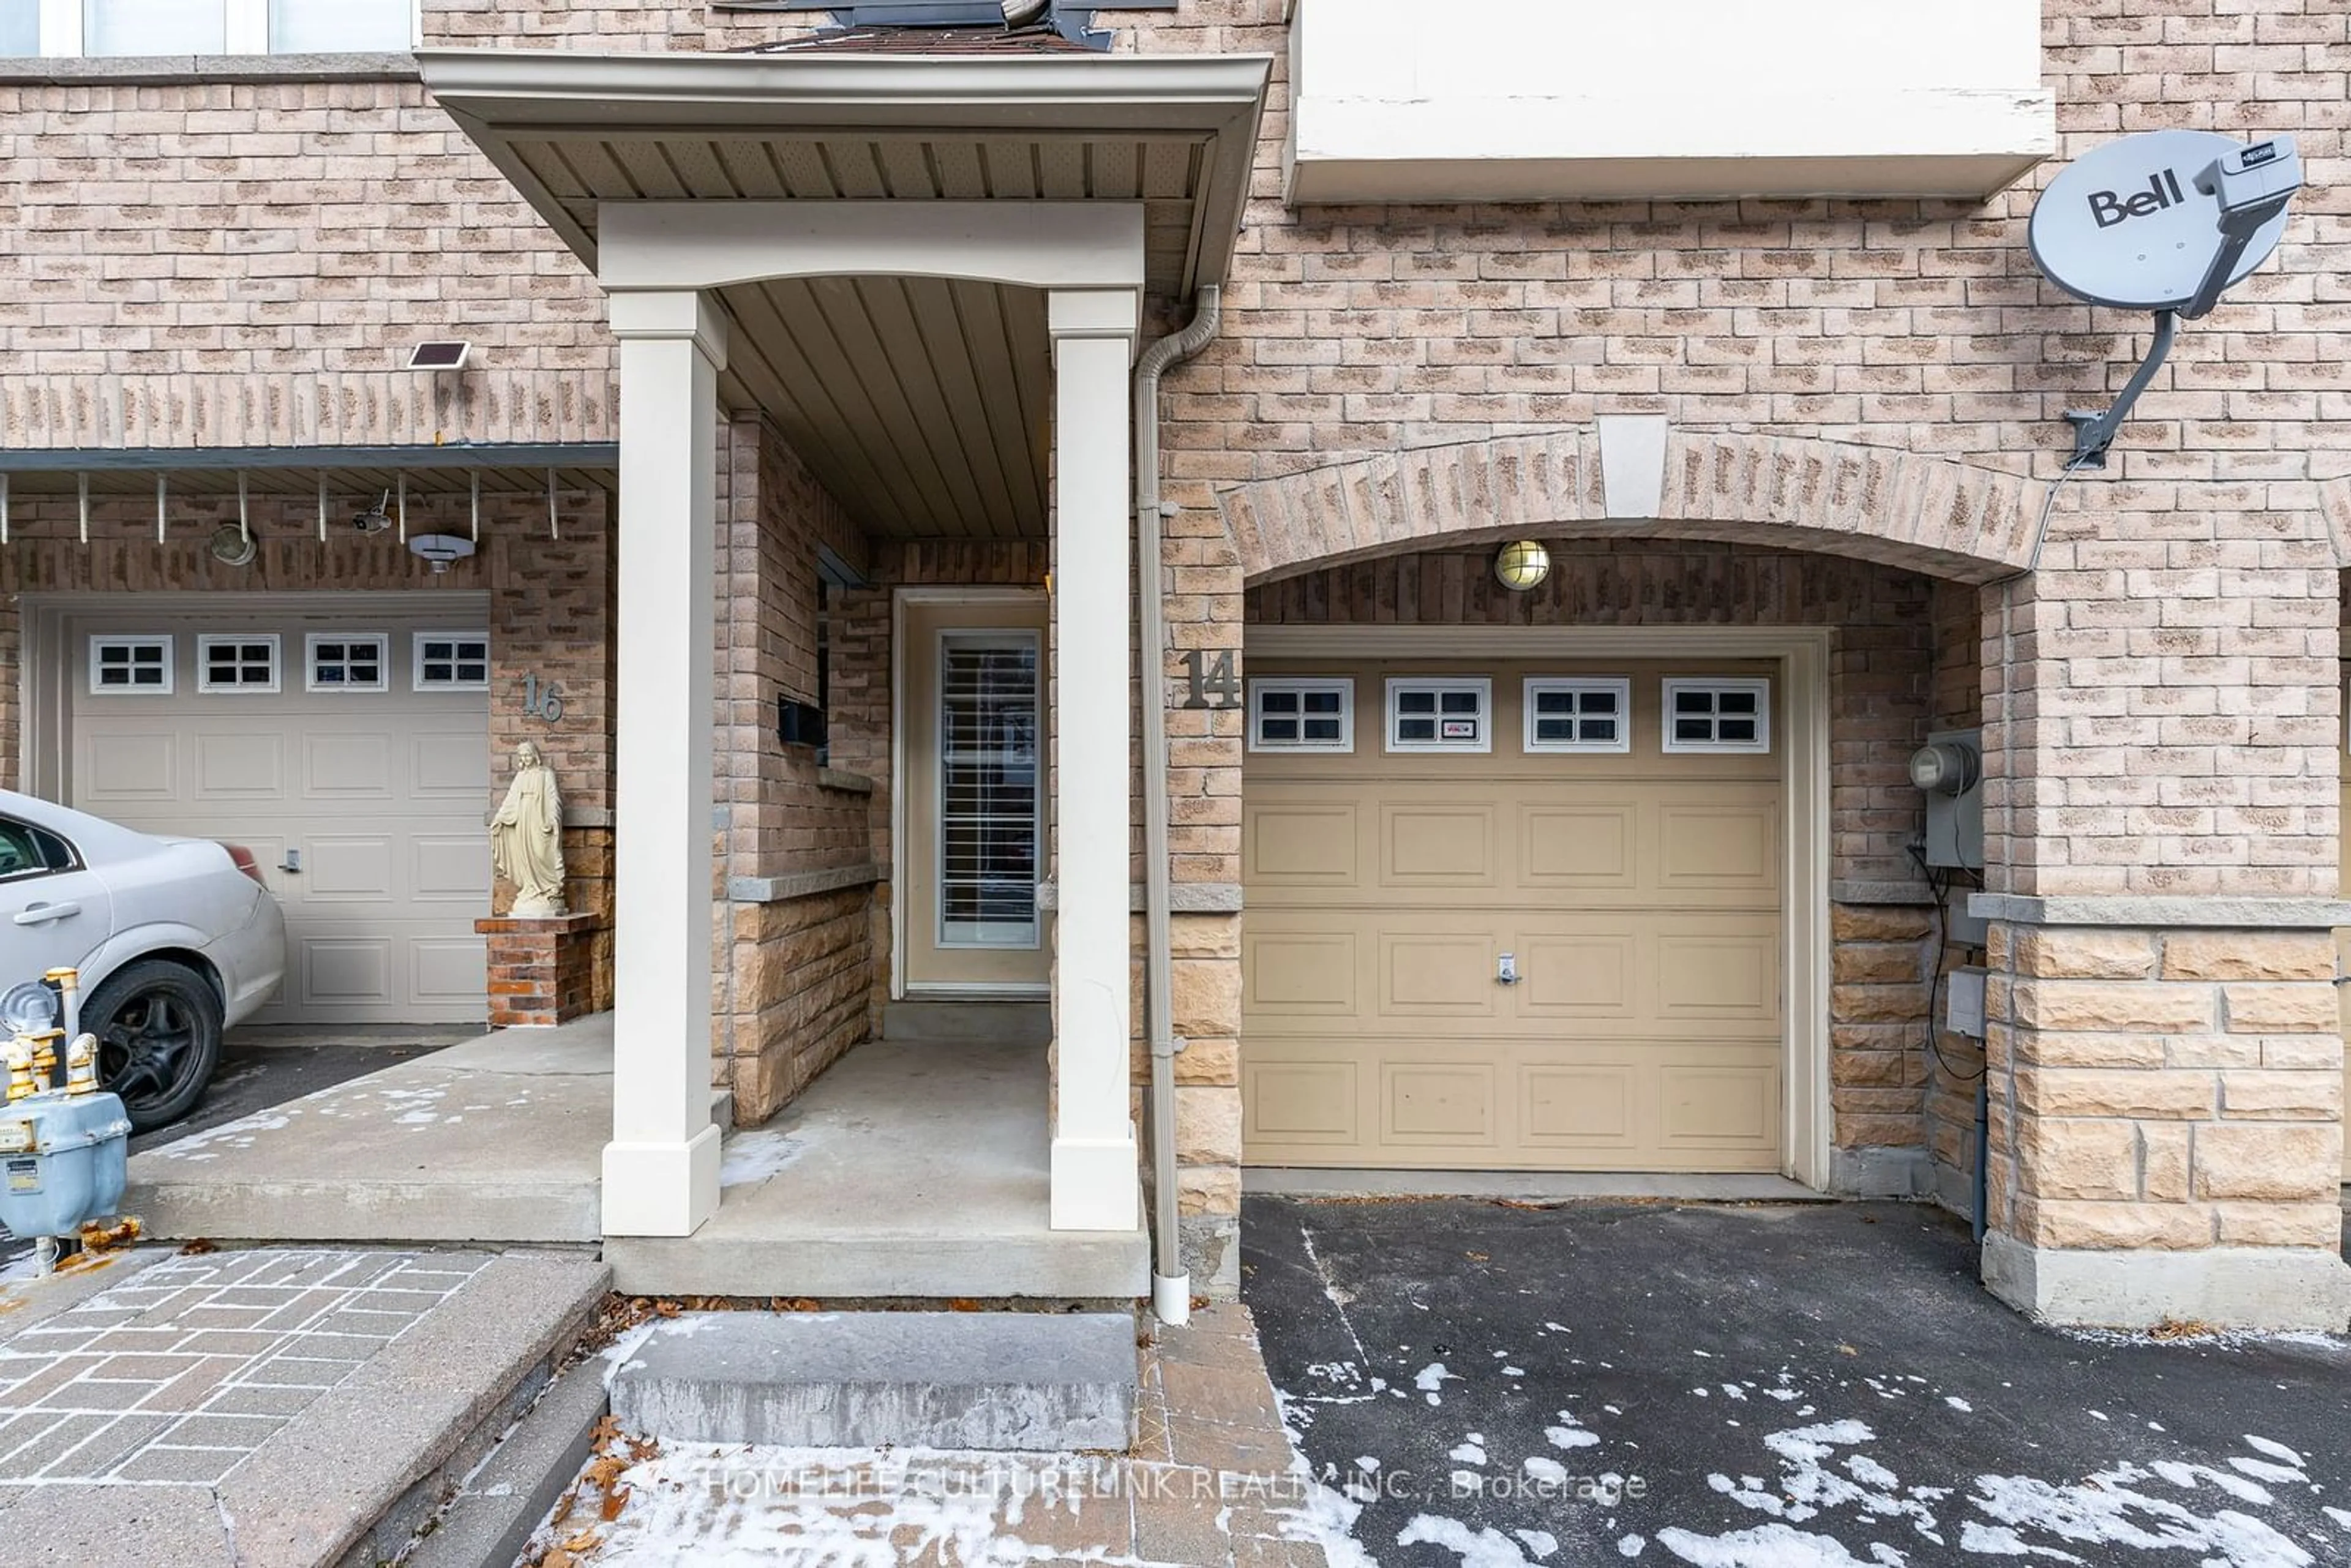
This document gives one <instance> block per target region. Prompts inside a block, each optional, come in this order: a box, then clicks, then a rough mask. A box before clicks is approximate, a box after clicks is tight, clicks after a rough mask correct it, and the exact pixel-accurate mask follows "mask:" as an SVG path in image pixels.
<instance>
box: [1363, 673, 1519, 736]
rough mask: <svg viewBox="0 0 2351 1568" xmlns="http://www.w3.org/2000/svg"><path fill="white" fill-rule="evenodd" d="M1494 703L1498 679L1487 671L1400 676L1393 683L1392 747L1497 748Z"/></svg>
mask: <svg viewBox="0 0 2351 1568" xmlns="http://www.w3.org/2000/svg"><path fill="white" fill-rule="evenodd" d="M1493 706H1494V683H1493V682H1492V681H1490V680H1489V679H1488V678H1487V677H1485V676H1483V675H1476V676H1458V677H1453V678H1449V679H1438V678H1436V677H1431V676H1421V675H1399V676H1396V677H1395V678H1393V679H1391V680H1390V681H1389V682H1388V749H1389V750H1390V751H1463V752H1486V751H1491V750H1493V749H1494V737H1493V733H1492V729H1491V727H1490V726H1489V722H1488V721H1489V715H1490V714H1491V712H1492V710H1493Z"/></svg>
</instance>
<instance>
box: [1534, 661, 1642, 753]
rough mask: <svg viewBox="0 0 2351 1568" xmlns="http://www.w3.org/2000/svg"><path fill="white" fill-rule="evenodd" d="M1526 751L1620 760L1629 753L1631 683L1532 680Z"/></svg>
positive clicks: (1620, 680) (1610, 679)
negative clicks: (1619, 758)
mask: <svg viewBox="0 0 2351 1568" xmlns="http://www.w3.org/2000/svg"><path fill="white" fill-rule="evenodd" d="M1526 749H1527V754H1528V755H1529V756H1541V755H1542V754H1544V753H1546V752H1583V753H1589V754H1595V755H1622V754H1623V753H1625V752H1628V751H1630V750H1632V749H1633V683H1632V682H1631V681H1630V680H1627V679H1623V678H1620V677H1615V676H1609V677H1606V678H1594V679H1583V678H1579V679H1573V680H1570V679H1565V678H1562V677H1556V676H1550V675H1536V676H1531V677H1530V678H1529V679H1528V681H1527V684H1526Z"/></svg>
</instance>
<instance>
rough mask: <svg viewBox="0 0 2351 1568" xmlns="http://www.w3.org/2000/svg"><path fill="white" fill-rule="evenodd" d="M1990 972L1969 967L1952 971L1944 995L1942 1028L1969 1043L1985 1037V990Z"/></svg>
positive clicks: (1971, 965) (1972, 966)
mask: <svg viewBox="0 0 2351 1568" xmlns="http://www.w3.org/2000/svg"><path fill="white" fill-rule="evenodd" d="M1990 979H1991V971H1989V970H1987V969H1983V968H1980V967H1977V966H1976V965H1973V964H1970V965H1969V966H1967V967H1965V968H1959V969H1954V970H1952V971H1951V978H1950V984H1949V988H1947V989H1946V990H1945V991H1944V992H1943V1028H1944V1029H1946V1030H1949V1032H1951V1033H1952V1034H1956V1035H1961V1036H1964V1037H1965V1038H1967V1039H1969V1040H1981V1039H1982V1038H1983V1037H1984V1033H1985V1030H1984V999H1985V998H1984V990H1985V985H1986V982H1987V981H1989V980H1990Z"/></svg>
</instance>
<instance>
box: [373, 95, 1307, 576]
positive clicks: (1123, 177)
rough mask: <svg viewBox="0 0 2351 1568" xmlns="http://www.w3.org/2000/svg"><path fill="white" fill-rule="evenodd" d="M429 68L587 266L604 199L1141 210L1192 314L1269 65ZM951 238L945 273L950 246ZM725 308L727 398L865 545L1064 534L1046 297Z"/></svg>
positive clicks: (810, 301) (1215, 265)
mask: <svg viewBox="0 0 2351 1568" xmlns="http://www.w3.org/2000/svg"><path fill="white" fill-rule="evenodd" d="M418 59H419V62H420V64H421V65H422V67H423V72H424V78H425V81H426V84H427V85H428V86H429V87H430V88H431V89H432V90H433V92H434V95H435V97H436V98H437V99H439V100H440V102H441V105H442V107H443V108H444V109H445V110H447V111H448V112H449V113H450V114H451V116H452V117H454V118H455V120H456V121H457V123H458V125H459V126H460V127H461V128H462V129H463V130H464V131H465V133H466V134H467V135H468V136H469V137H471V138H472V139H473V141H475V143H476V144H477V145H478V146H480V148H481V149H482V151H483V152H484V153H485V154H486V155H487V156H488V157H489V159H490V160H491V162H494V163H496V165H497V166H498V168H499V169H500V170H501V171H502V172H504V173H505V174H506V175H507V178H508V179H510V180H512V181H513V182H514V183H515V185H516V187H517V190H519V191H520V192H521V193H522V195H523V196H524V198H525V199H526V200H528V202H529V203H530V204H531V205H532V206H533V208H535V209H536V210H537V211H538V214H540V216H541V217H543V218H544V219H545V220H546V221H547V222H548V223H549V225H551V226H552V227H553V228H554V229H555V231H556V232H557V233H558V234H559V235H561V236H562V237H563V239H564V240H565V242H566V243H567V244H569V246H571V248H572V249H573V250H574V251H575V252H577V253H578V254H579V256H580V258H581V259H582V260H583V261H585V262H586V263H587V264H588V265H589V266H590V267H591V268H597V267H600V260H601V258H600V255H599V249H600V240H601V237H602V236H601V227H602V224H601V219H600V209H601V208H602V207H604V205H605V204H613V205H614V206H615V207H619V206H622V205H624V204H632V203H649V202H651V203H664V202H702V203H746V204H747V203H752V202H758V203H762V204H768V203H778V202H786V203H788V202H794V201H808V202H826V203H838V202H857V203H886V204H893V205H895V204H901V203H904V204H908V205H909V206H916V205H919V204H925V203H932V204H935V203H947V202H955V203H982V204H993V203H998V202H1006V203H1055V204H1094V203H1103V204H1118V205H1120V206H1122V207H1125V208H1128V209H1130V210H1132V209H1135V208H1139V209H1140V210H1141V213H1142V217H1143V229H1144V235H1143V238H1144V287H1145V289H1146V291H1148V292H1150V293H1153V294H1156V295H1162V296H1167V297H1174V298H1184V297H1187V296H1189V295H1190V294H1191V293H1192V292H1193V290H1194V289H1196V287H1199V286H1200V285H1202V284H1209V283H1222V282H1223V281H1224V279H1225V277H1226V274H1227V270H1228V267H1229V265H1230V262H1231V256H1232V248H1233V241H1234V238H1235V236H1236V235H1238V229H1239V224H1240V216H1241V211H1242V207H1243V204H1244V202H1245V201H1246V199H1247V195H1248V189H1249V173H1250V167H1251V163H1252V161H1253V159H1254V156H1255V149H1256V140H1257V130H1258V122H1259V116H1260V114H1261V113H1262V110H1263V105H1264V96H1265V87H1266V81H1267V78H1268V74H1269V70H1270V59H1269V58H1268V57H1264V56H1255V55H1248V56H1244V55H1185V56H1131V55H1129V56H1119V55H1094V54H1082V55H1057V56H1040V57H1009V58H975V57H956V56H919V55H917V56H909V55H889V56H860V55H854V54H821V55H810V56H791V55H783V56H768V55H688V54H668V55H647V54H628V55H592V54H583V53H576V52H572V51H569V50H527V49H472V50H426V51H423V53H421V54H420V55H419V57H418ZM945 216H946V214H945V213H944V212H943V213H942V217H943V218H944V217H945ZM688 221H690V217H689V220H688ZM941 241H942V245H941V248H942V251H943V253H944V256H945V259H944V264H943V265H942V266H941V267H939V268H937V269H936V270H937V272H938V273H939V274H941V275H944V274H947V273H952V272H953V271H954V270H955V264H954V251H955V246H954V243H953V240H952V237H951V236H950V235H942V236H941ZM716 292H717V294H718V298H719V299H720V300H721V302H722V303H723V304H724V306H725V307H726V310H727V311H728V312H729V314H730V315H731V317H732V318H733V323H734V328H735V329H734V330H733V331H732V332H731V333H730V344H729V361H730V362H729V366H728V369H727V371H726V375H725V377H724V378H723V379H722V382H721V386H720V393H721V396H722V397H723V398H724V399H725V400H726V402H727V404H728V406H730V407H732V408H736V409H754V408H756V409H759V410H762V411H764V412H765V413H767V414H768V416H769V417H770V418H771V419H772V420H774V422H775V423H776V424H777V426H778V429H779V430H780V431H781V432H782V434H784V436H785V438H786V439H787V440H788V441H789V442H790V443H791V444H792V445H793V447H794V448H795V449H796V450H797V451H798V452H799V454H800V455H801V457H802V458H803V459H805V460H806V461H807V463H808V464H809V466H810V468H811V469H812V470H813V471H814V472H815V473H816V475H817V476H818V477H819V478H820V480H822V481H823V482H824V484H825V485H826V486H827V487H828V488H829V489H831V491H832V492H833V494H834V496H835V497H837V498H838V499H839V500H840V501H841V504H842V505H843V506H844V507H847V508H848V510H849V511H850V513H851V515H852V516H853V517H856V518H857V520H858V521H859V522H860V523H861V524H862V526H863V527H864V528H867V529H868V530H869V531H872V532H874V533H878V534H883V535H889V536H895V537H901V538H937V537H945V538H1003V537H1016V536H1030V537H1033V536H1037V535H1040V534H1042V533H1043V532H1044V528H1045V515H1046V499H1045V491H1046V478H1047V456H1046V444H1047V441H1048V430H1049V411H1050V392H1051V373H1050V371H1051V363H1050V340H1049V339H1048V337H1047V333H1046V329H1045V300H1044V297H1043V295H1042V294H1040V293H1039V292H1037V291H1036V290H1034V289H1029V288H1020V287H1002V286H999V285H997V284H993V283H987V282H980V281H976V280H970V279H967V278H958V277H948V276H934V277H814V278H791V279H777V280H769V281H764V282H753V283H739V284H732V285H730V286H728V287H723V288H720V289H718V290H717V291H716Z"/></svg>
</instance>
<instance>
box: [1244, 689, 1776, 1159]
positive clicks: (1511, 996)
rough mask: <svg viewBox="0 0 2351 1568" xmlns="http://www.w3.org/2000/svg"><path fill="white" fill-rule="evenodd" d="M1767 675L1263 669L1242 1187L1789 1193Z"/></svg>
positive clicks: (1249, 776)
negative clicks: (1585, 1187)
mask: <svg viewBox="0 0 2351 1568" xmlns="http://www.w3.org/2000/svg"><path fill="white" fill-rule="evenodd" d="M1771 668H1772V667H1771V666H1770V665H1767V664H1747V665H1741V664H1713V665H1708V666H1705V667H1703V668H1699V667H1693V666H1690V665H1687V664H1678V665H1670V664H1635V663H1620V664H1609V665H1600V664H1544V665H1534V664H1477V665H1471V664H1428V663H1426V662H1419V663H1415V664H1410V665H1405V664H1323V663H1312V662H1306V661H1290V660H1285V661H1284V662H1283V663H1281V664H1280V665H1278V666H1275V667H1267V666H1265V665H1263V664H1254V665H1252V667H1251V670H1250V675H1251V677H1252V680H1251V684H1250V702H1251V715H1250V732H1251V750H1250V752H1249V757H1248V762H1247V769H1246V774H1245V786H1244V795H1245V800H1244V810H1243V823H1244V826H1243V858H1244V866H1245V871H1244V874H1245V877H1246V879H1247V908H1248V915H1247V918H1246V922H1245V930H1244V936H1243V973H1244V981H1243V983H1244V988H1245V989H1244V1003H1243V1011H1244V1041H1243V1051H1242V1063H1243V1066H1242V1072H1243V1085H1244V1101H1245V1115H1246V1130H1245V1140H1246V1150H1247V1158H1248V1159H1249V1161H1250V1163H1252V1164H1257V1165H1278V1166H1363V1167H1373V1168H1377V1167H1418V1168H1424V1169H1469V1168H1499V1169H1526V1170H1542V1169H1549V1170H1612V1171H1637V1170H1657V1171H1770V1170H1776V1169H1778V1168H1780V1166H1781V1159H1782V1152H1781V1145H1782V1063H1783V1060H1784V1054H1785V1046H1784V1036H1785V1029H1784V1024H1783V1017H1784V1009H1783V1004H1782V901H1783V887H1782V883H1783V880H1784V878H1783V860H1784V849H1783V842H1784V835H1785V832H1786V809H1785V798H1784V794H1783V790H1782V782H1781V775H1782V768H1783V767H1784V761H1785V750H1786V747H1785V746H1784V744H1782V742H1781V741H1780V738H1779V737H1777V736H1776V735H1775V734H1773V722H1774V721H1773V714H1772V709H1773V708H1774V706H1776V705H1774V704H1773V703H1772V702H1771V697H1772V695H1774V694H1773V690H1772V687H1773V684H1774V683H1773V681H1772V678H1771ZM1283 677H1296V678H1295V679H1284V678H1283ZM1530 678H1533V679H1535V680H1537V681H1539V682H1541V685H1539V686H1537V687H1532V688H1531V687H1529V685H1527V683H1528V682H1529V680H1530ZM1669 681H1673V682H1677V683H1684V684H1681V685H1676V686H1675V687H1674V688H1673V689H1672V690H1671V691H1669V690H1668V685H1667V683H1668V682H1669ZM1480 683H1483V685H1480ZM1392 688H1393V690H1392ZM1342 699H1346V700H1345V701H1344V702H1343V701H1342ZM1668 700H1671V701H1673V702H1675V703H1676V704H1677V707H1678V709H1679V710H1680V711H1679V713H1678V715H1677V716H1676V717H1675V718H1674V721H1673V726H1674V727H1675V728H1676V729H1677V731H1678V732H1679V733H1680V734H1681V736H1682V737H1684V739H1683V740H1682V741H1681V742H1680V743H1679V744H1680V745H1682V746H1683V747H1687V748H1686V749H1675V750H1668V749H1667V744H1668V743H1667V738H1666V737H1667V725H1668V716H1667V712H1666V711H1665V708H1664V706H1663V705H1664V704H1665V703H1666V702H1667V701H1668ZM1529 706H1533V707H1534V709H1535V712H1534V714H1533V715H1532V716H1530V715H1529V713H1528V711H1527V709H1528V707H1529ZM1342 708H1344V709H1345V710H1346V711H1344V712H1340V711H1334V710H1340V709H1342ZM1342 718H1344V719H1345V720H1347V721H1348V723H1347V724H1346V725H1344V726H1343V725H1342V724H1341V722H1340V721H1341V720H1342ZM1538 720H1539V721H1541V722H1540V723H1539V724H1538V723H1537V722H1536V721H1538ZM1342 727H1347V728H1351V729H1352V736H1351V737H1349V738H1350V740H1351V743H1352V744H1351V746H1350V747H1347V748H1341V747H1339V746H1338V744H1337V743H1336V742H1335V741H1334V740H1333V738H1332V737H1333V732H1334V731H1336V730H1338V729H1340V728H1342ZM1430 737H1433V738H1430ZM1269 745H1270V747H1273V748H1268V747H1269ZM1399 745H1401V746H1405V747H1425V748H1424V749H1412V750H1401V751H1400V750H1395V749H1392V747H1395V746H1399ZM1481 747H1482V748H1481ZM1543 747H1557V749H1541V748H1543ZM1765 747H1768V749H1765ZM1506 956H1507V967H1508V968H1509V969H1510V970H1514V971H1515V973H1516V975H1517V977H1518V978H1517V980H1516V982H1515V983H1505V981H1504V980H1503V978H1502V976H1503V973H1504V971H1505V969H1506Z"/></svg>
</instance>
